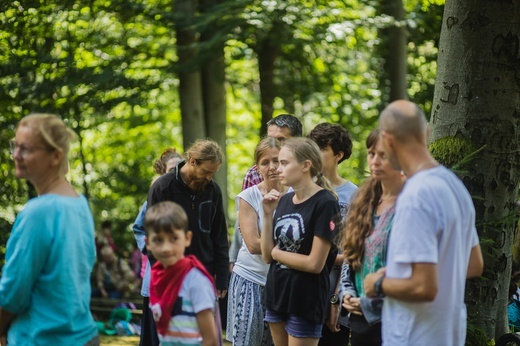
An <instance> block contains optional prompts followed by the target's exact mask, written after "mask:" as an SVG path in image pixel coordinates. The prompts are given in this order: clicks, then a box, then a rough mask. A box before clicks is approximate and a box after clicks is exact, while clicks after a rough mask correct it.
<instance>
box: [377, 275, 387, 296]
mask: <svg viewBox="0 0 520 346" xmlns="http://www.w3.org/2000/svg"><path fill="white" fill-rule="evenodd" d="M384 278H385V275H382V276H381V277H380V278H379V279H377V280H376V282H374V294H375V295H376V297H378V298H383V297H384V296H385V293H384V292H383V280H384Z"/></svg>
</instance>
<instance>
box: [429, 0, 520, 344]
mask: <svg viewBox="0 0 520 346" xmlns="http://www.w3.org/2000/svg"><path fill="white" fill-rule="evenodd" d="M518 18H520V3H519V2H517V1H498V2H496V1H479V0H470V1H457V0H448V1H446V5H445V11H444V17H443V21H442V33H441V40H440V47H439V63H438V65H439V69H438V73H437V82H436V84H435V97H434V100H433V109H432V115H431V120H430V125H431V129H432V132H431V137H430V141H431V148H432V152H433V153H434V155H435V157H437V158H438V159H439V160H440V161H441V162H443V163H444V164H446V165H448V166H450V165H452V164H455V163H457V162H459V161H461V160H462V159H463V158H464V157H465V156H467V155H468V154H470V153H472V152H475V151H476V150H477V149H481V151H480V152H478V154H476V155H474V157H473V158H472V159H471V160H469V162H467V163H466V164H465V165H464V166H463V167H460V166H459V167H458V168H459V174H460V176H461V178H462V180H463V181H464V183H465V185H466V186H467V187H468V189H469V191H470V193H471V195H472V196H473V202H474V204H475V209H476V212H477V220H476V223H477V230H478V233H479V236H480V240H481V245H482V252H483V254H484V262H485V271H484V276H483V278H482V279H474V280H471V281H469V282H468V285H467V291H466V300H467V307H468V317H469V320H470V322H471V323H473V324H474V325H476V326H479V327H481V328H482V329H483V330H484V332H485V334H486V335H487V337H488V338H489V339H493V338H495V339H496V338H498V337H499V336H501V335H502V334H504V333H506V332H507V330H508V321H507V310H506V307H507V304H508V288H509V280H510V273H511V263H512V244H513V235H514V233H515V226H516V224H517V222H518V208H517V206H516V204H515V203H516V201H517V200H518V192H519V191H518V190H519V182H520V79H519V76H520V50H519V37H520V26H519V25H518ZM461 168H462V170H461ZM469 337H470V335H468V338H469Z"/></svg>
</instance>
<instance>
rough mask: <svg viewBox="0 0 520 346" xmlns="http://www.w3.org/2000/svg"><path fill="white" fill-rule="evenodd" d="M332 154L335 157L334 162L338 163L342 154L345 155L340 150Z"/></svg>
mask: <svg viewBox="0 0 520 346" xmlns="http://www.w3.org/2000/svg"><path fill="white" fill-rule="evenodd" d="M334 156H335V157H336V163H338V162H339V161H340V160H341V159H342V158H343V156H345V153H344V152H342V151H340V152H339V153H337V154H336V155H334Z"/></svg>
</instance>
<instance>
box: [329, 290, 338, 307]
mask: <svg viewBox="0 0 520 346" xmlns="http://www.w3.org/2000/svg"><path fill="white" fill-rule="evenodd" d="M330 303H331V304H332V305H339V296H338V294H337V293H334V294H332V296H331V297H330Z"/></svg>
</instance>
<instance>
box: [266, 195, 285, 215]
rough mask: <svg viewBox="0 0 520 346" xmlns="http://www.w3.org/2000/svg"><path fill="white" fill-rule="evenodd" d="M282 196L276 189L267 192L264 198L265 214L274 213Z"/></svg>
mask: <svg viewBox="0 0 520 346" xmlns="http://www.w3.org/2000/svg"><path fill="white" fill-rule="evenodd" d="M281 196H282V194H281V193H280V192H279V191H277V190H275V189H272V190H271V191H269V192H268V193H266V194H265V196H264V198H263V199H262V207H263V208H264V213H265V214H268V215H272V214H273V213H274V210H275V209H276V206H277V205H278V202H279V201H280V197H281Z"/></svg>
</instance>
